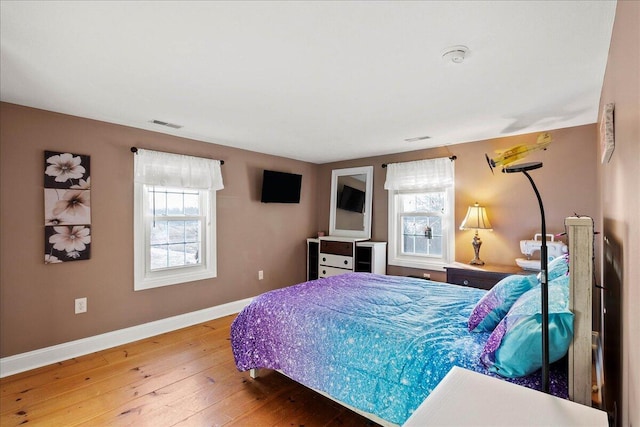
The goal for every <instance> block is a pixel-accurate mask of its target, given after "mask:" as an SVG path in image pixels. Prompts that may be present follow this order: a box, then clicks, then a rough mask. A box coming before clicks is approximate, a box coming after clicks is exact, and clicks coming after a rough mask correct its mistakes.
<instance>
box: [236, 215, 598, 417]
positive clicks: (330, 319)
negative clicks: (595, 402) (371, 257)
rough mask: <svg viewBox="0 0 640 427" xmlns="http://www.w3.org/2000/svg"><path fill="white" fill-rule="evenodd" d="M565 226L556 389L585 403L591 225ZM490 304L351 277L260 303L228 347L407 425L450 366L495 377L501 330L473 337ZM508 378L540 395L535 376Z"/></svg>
mask: <svg viewBox="0 0 640 427" xmlns="http://www.w3.org/2000/svg"><path fill="white" fill-rule="evenodd" d="M565 223H566V227H567V233H568V239H569V248H570V259H569V264H570V265H571V274H570V275H569V276H568V277H567V278H566V281H567V282H568V285H567V293H568V298H569V305H568V307H570V310H571V313H570V314H571V318H572V323H573V324H572V326H573V330H572V337H573V340H571V337H570V338H569V341H570V342H571V344H570V347H569V349H568V351H566V353H567V355H566V356H565V357H562V358H560V360H558V362H556V363H554V364H552V365H551V368H550V392H551V393H552V394H554V395H557V396H561V397H569V398H571V399H572V400H576V401H578V402H580V403H587V402H589V401H590V390H591V376H590V375H591V329H592V327H591V302H590V293H591V277H592V276H591V271H590V269H591V268H592V262H593V261H592V254H593V222H592V221H591V219H590V218H567V220H566V222H565ZM518 280H520V278H518ZM487 298H488V294H487V291H484V290H480V289H474V288H468V287H462V286H458V285H452V284H446V283H438V282H432V281H427V280H423V279H415V278H407V277H397V276H385V275H375V274H368V273H347V274H344V275H340V276H333V277H328V278H323V279H318V280H313V281H309V282H304V283H301V284H298V285H295V286H291V287H286V288H282V289H278V290H274V291H270V292H267V293H265V294H262V295H260V296H258V297H256V298H255V299H254V300H253V301H252V303H251V304H250V305H248V306H247V307H245V309H244V310H243V311H242V312H241V313H240V314H239V315H238V317H237V318H236V319H235V320H234V322H233V324H232V329H231V344H232V350H233V353H234V358H235V361H236V366H237V368H238V369H239V370H240V371H247V370H250V371H252V376H255V375H256V372H257V370H258V369H262V368H267V369H274V370H277V371H279V372H281V373H283V374H284V375H287V376H288V377H290V378H292V379H293V380H295V381H297V382H299V383H301V384H303V385H305V386H307V387H310V388H312V389H314V390H316V391H318V392H320V393H322V394H323V395H325V396H328V397H330V398H332V399H333V400H336V401H338V402H339V403H341V404H343V405H345V406H347V407H349V408H351V409H353V410H355V411H356V412H358V413H361V414H363V415H365V416H367V417H368V418H370V419H372V420H374V421H375V422H377V423H379V424H382V425H388V426H393V425H402V423H403V422H404V421H405V420H406V419H407V418H408V417H409V416H410V415H411V413H412V412H413V410H415V409H416V408H417V407H418V406H419V405H420V403H421V402H422V401H423V400H424V399H425V398H426V397H427V396H428V395H429V393H430V392H431V391H432V390H433V389H434V388H435V387H436V385H437V384H438V383H439V382H440V380H441V379H442V378H444V376H445V375H446V374H447V373H448V372H449V370H450V369H451V368H452V367H454V366H459V367H463V368H466V369H470V370H473V371H476V372H481V373H483V374H487V375H492V376H499V375H498V372H499V370H498V372H496V367H495V366H494V365H492V363H493V361H489V363H488V364H487V359H488V357H486V354H485V353H486V349H487V347H488V346H489V343H490V342H491V341H492V339H493V337H494V336H495V333H494V332H492V331H491V330H487V331H480V332H478V331H474V332H470V331H469V319H470V317H471V315H472V313H475V312H476V310H477V307H478V306H479V305H480V304H479V301H481V300H483V301H484V300H487ZM509 314H511V311H509ZM504 317H508V316H504ZM497 320H498V321H499V319H497ZM502 323H504V322H501V323H500V324H502ZM494 329H495V330H496V331H497V330H498V329H499V328H498V327H495V328H494ZM587 330H588V334H587ZM585 340H586V341H588V342H583V341H585ZM586 344H588V345H587V346H585V345H586ZM567 345H569V344H567ZM483 356H484V359H483ZM489 359H490V357H489ZM555 359H557V358H554V359H552V360H555ZM496 363H497V362H496ZM501 373H502V374H503V373H504V372H501ZM506 380H508V381H511V382H514V383H517V384H521V385H524V386H527V387H531V388H534V389H539V388H540V375H539V373H536V372H533V373H532V374H528V375H524V376H518V377H514V378H507V379H506ZM585 391H586V392H585ZM585 398H588V399H589V400H587V401H581V400H582V399H585Z"/></svg>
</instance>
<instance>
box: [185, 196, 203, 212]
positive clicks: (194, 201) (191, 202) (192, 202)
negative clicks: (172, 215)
mask: <svg viewBox="0 0 640 427" xmlns="http://www.w3.org/2000/svg"><path fill="white" fill-rule="evenodd" d="M184 213H185V215H200V195H199V194H198V193H185V195H184Z"/></svg>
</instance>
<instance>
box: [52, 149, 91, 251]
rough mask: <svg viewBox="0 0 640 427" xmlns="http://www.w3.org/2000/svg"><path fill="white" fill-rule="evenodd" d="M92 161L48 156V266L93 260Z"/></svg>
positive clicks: (68, 155) (66, 155) (82, 157)
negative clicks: (91, 257)
mask: <svg viewBox="0 0 640 427" xmlns="http://www.w3.org/2000/svg"><path fill="white" fill-rule="evenodd" d="M90 172H91V170H90V158H89V156H85V155H81V154H71V153H60V152H55V151H45V152H44V215H45V219H44V221H45V222H44V225H45V227H44V228H45V231H44V237H45V241H44V248H45V254H44V262H45V263H46V264H53V263H61V262H68V261H78V260H83V259H89V258H90V256H91V178H90Z"/></svg>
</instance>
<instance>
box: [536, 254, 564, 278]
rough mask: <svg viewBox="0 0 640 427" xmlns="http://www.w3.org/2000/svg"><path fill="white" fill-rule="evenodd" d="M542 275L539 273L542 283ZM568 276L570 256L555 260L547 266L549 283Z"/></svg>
mask: <svg viewBox="0 0 640 427" xmlns="http://www.w3.org/2000/svg"><path fill="white" fill-rule="evenodd" d="M541 274H542V273H538V281H540V275H541ZM567 274H569V254H564V255H562V256H559V257H557V258H554V259H552V260H551V261H549V263H548V264H547V280H548V281H549V282H551V281H552V280H554V279H557V278H558V277H561V276H566V275H567Z"/></svg>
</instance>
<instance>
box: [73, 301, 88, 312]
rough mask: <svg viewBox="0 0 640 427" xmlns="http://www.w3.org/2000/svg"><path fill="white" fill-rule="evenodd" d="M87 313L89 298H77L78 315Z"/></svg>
mask: <svg viewBox="0 0 640 427" xmlns="http://www.w3.org/2000/svg"><path fill="white" fill-rule="evenodd" d="M86 312H87V298H86V297H84V298H76V314H80V313H86Z"/></svg>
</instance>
